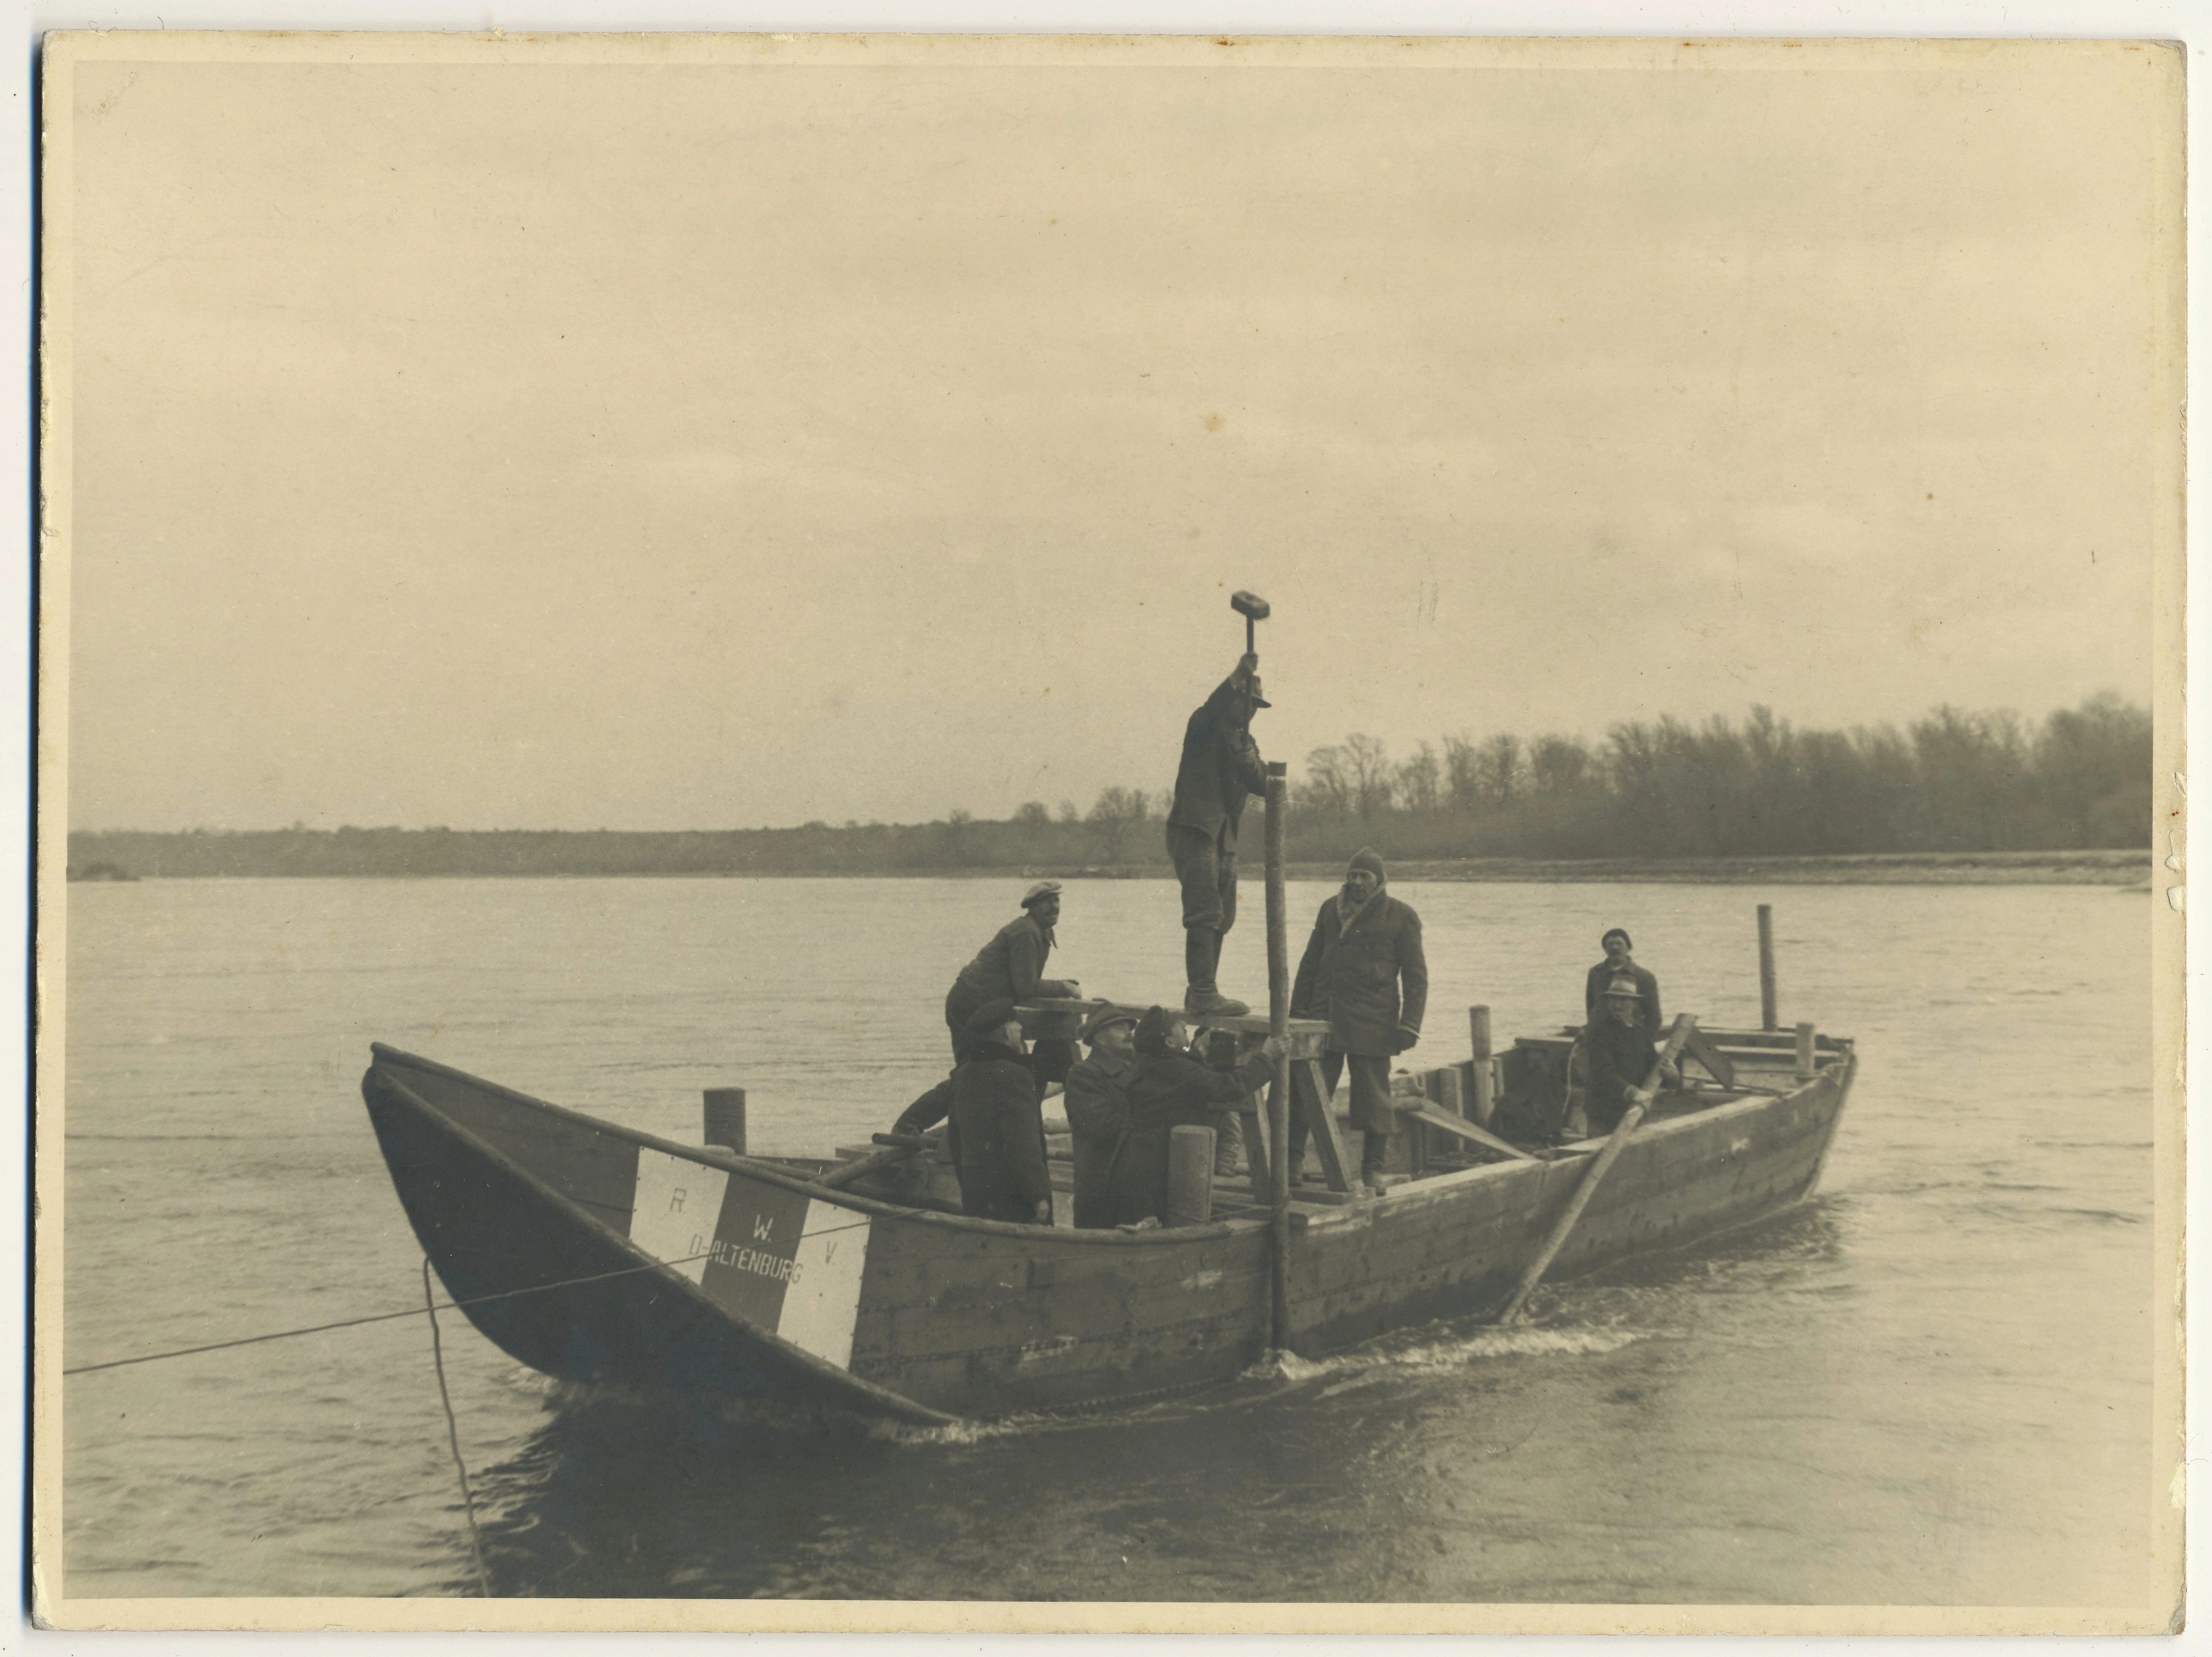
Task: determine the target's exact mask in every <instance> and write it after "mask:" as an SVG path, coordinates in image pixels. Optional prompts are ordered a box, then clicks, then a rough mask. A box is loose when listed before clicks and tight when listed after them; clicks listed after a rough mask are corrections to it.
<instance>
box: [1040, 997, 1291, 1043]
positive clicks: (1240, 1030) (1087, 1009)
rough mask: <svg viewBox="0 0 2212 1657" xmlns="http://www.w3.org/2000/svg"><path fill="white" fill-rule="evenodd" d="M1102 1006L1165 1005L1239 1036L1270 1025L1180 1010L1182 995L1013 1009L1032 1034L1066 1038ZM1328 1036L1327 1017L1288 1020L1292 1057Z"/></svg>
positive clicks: (1203, 1026)
mask: <svg viewBox="0 0 2212 1657" xmlns="http://www.w3.org/2000/svg"><path fill="white" fill-rule="evenodd" d="M1102 1007H1115V1008H1120V1009H1121V1011H1123V1012H1125V1013H1134V1014H1138V1015H1139V1016H1142V1014H1144V1012H1145V1011H1146V1008H1150V1007H1164V1008H1167V1009H1168V1010H1169V1011H1170V1012H1171V1013H1173V1014H1176V1017H1178V1018H1181V1019H1182V1020H1185V1021H1186V1022H1188V1024H1189V1025H1190V1026H1191V1027H1192V1028H1193V1029H1194V1030H1225V1031H1229V1032H1231V1033H1235V1034H1237V1035H1240V1036H1264V1035H1267V1033H1269V1028H1270V1026H1269V1024H1268V1020H1267V1014H1265V1013H1247V1014H1243V1016H1241V1017H1238V1018H1225V1017H1222V1016H1220V1015H1219V1014H1198V1013H1186V1012H1184V1011H1183V1010H1182V996H1181V995H1176V996H1169V997H1164V998H1163V999H1161V1000H1159V1001H1157V1002H1129V1001H1110V1002H1109V1001H1105V1000H1098V1001H1071V1000H1068V999H1066V998H1064V997H1059V996H1038V997H1036V999H1035V1000H1034V1001H1025V1002H1022V1003H1020V1004H1019V1005H1018V1006H1017V1007H1016V1008H1014V1010H1015V1011H1016V1012H1017V1013H1018V1014H1021V1015H1022V1025H1023V1027H1024V1029H1026V1030H1028V1031H1029V1033H1030V1035H1031V1036H1032V1037H1036V1036H1042V1037H1046V1038H1048V1039H1060V1040H1068V1039H1073V1038H1074V1037H1075V1036H1076V1035H1077V1034H1078V1033H1079V1032H1080V1031H1081V1030H1082V1028H1083V1025H1084V1021H1085V1020H1086V1019H1088V1018H1089V1017H1090V1016H1091V1014H1093V1013H1095V1012H1097V1010H1098V1009H1099V1008H1102ZM1327 1037H1328V1020H1326V1019H1292V1020H1291V1021H1290V1046H1291V1057H1292V1058H1318V1057H1321V1050H1322V1041H1323V1040H1324V1039H1326V1038H1327Z"/></svg>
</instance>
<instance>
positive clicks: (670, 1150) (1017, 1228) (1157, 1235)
mask: <svg viewBox="0 0 2212 1657" xmlns="http://www.w3.org/2000/svg"><path fill="white" fill-rule="evenodd" d="M369 1051H371V1052H372V1053H374V1054H375V1055H376V1059H377V1063H386V1062H390V1063H393V1064H394V1065H395V1066H396V1067H398V1068H401V1069H404V1068H406V1067H408V1066H410V1065H411V1066H414V1067H416V1068H417V1069H422V1070H427V1071H428V1072H429V1073H430V1074H431V1075H440V1076H443V1077H445V1078H446V1079H447V1081H459V1082H464V1083H466V1084H467V1085H468V1086H470V1087H481V1088H483V1090H484V1091H485V1092H487V1093H497V1094H499V1095H500V1096H501V1098H504V1099H508V1100H513V1102H514V1103H516V1104H518V1105H526V1106H530V1107H531V1108H532V1110H538V1111H544V1112H546V1113H547V1114H548V1115H550V1116H556V1117H559V1118H562V1119H564V1120H566V1121H569V1122H574V1123H575V1124H578V1125H580V1126H582V1127H586V1128H590V1129H592V1130H595V1131H597V1132H599V1133H605V1134H611V1135H613V1136H615V1137H616V1138H617V1139H624V1140H628V1141H629V1142H630V1143H632V1144H634V1145H641V1146H643V1147H644V1148H647V1149H648V1150H655V1151H660V1152H662V1153H664V1154H667V1155H671V1156H680V1157H682V1158H684V1160H685V1161H690V1162H696V1163H698V1164H700V1165H701V1166H702V1167H709V1168H719V1169H720V1170H722V1171H723V1172H724V1173H741V1174H744V1176H745V1177H746V1178H747V1179H758V1180H759V1181H761V1183H763V1185H775V1186H777V1187H779V1188H781V1189H782V1190H784V1191H792V1192H795V1193H797V1194H799V1195H801V1196H805V1197H811V1198H813V1199H814V1200H816V1201H817V1202H826V1203H834V1204H836V1206H838V1207H840V1208H848V1209H854V1210H855V1211H857V1212H859V1213H861V1214H867V1215H881V1216H883V1217H884V1218H886V1219H892V1220H901V1221H914V1222H918V1223H921V1224H926V1225H938V1226H949V1227H951V1228H953V1229H955V1230H957V1231H963V1232H975V1233H979V1234H982V1235H984V1236H992V1237H1018V1238H1020V1239H1021V1240H1023V1241H1024V1242H1027V1243H1031V1244H1035V1243H1038V1242H1043V1241H1050V1242H1054V1243H1069V1244H1075V1245H1078V1246H1083V1247H1097V1246H1102V1245H1103V1246H1111V1247H1119V1248H1127V1247H1139V1248H1153V1247H1158V1246H1160V1245H1161V1244H1163V1243H1166V1244H1182V1243H1194V1242H1205V1241H1207V1240H1218V1239H1222V1238H1228V1237H1235V1236H1240V1235H1243V1234H1247V1233H1250V1232H1255V1231H1259V1230H1261V1229H1264V1228H1265V1227H1266V1226H1267V1220H1268V1215H1269V1214H1270V1213H1271V1212H1272V1207H1271V1206H1270V1205H1262V1206H1261V1207H1260V1208H1258V1209H1255V1210H1254V1211H1252V1212H1251V1213H1249V1214H1244V1215H1237V1217H1235V1218H1234V1219H1229V1220H1212V1221H1207V1222H1206V1224H1204V1225H1200V1226H1162V1227H1159V1228H1157V1229H1153V1230H1146V1231H1136V1232H1128V1231H1121V1230H1119V1229H1116V1230H1113V1231H1089V1230H1085V1231H1078V1230H1074V1229H1073V1228H1062V1227H1059V1226H1053V1227H1043V1226H1025V1225H1018V1224H1015V1223H1013V1222H1012V1221H1006V1220H983V1219H978V1218H977V1217H976V1216H975V1215H968V1214H945V1213H941V1212H939V1210H938V1209H925V1208H915V1207H910V1206H908V1205H907V1204H904V1203H888V1202H885V1201H884V1200H883V1199H882V1198H880V1197H864V1196H861V1195H860V1194H859V1193H857V1192H854V1191H848V1190H847V1189H845V1188H844V1187H842V1186H824V1185H820V1184H818V1183H817V1182H816V1181H813V1180H811V1179H799V1177H797V1176H796V1175H794V1174H791V1173H786V1172H785V1171H784V1170H782V1169H781V1168H778V1167H771V1166H768V1165H765V1164H763V1163H761V1162H759V1161H755V1160H754V1159H753V1158H751V1157H747V1156H738V1155H736V1154H732V1153H730V1152H727V1151H724V1152H720V1153H716V1152H714V1151H710V1150H707V1149H704V1148H702V1147H700V1146H697V1145H686V1144H684V1143H683V1142H681V1141H679V1140H674V1139H664V1138H662V1137H661V1136H659V1134H655V1133H647V1132H646V1131H645V1130H643V1129H641V1128H631V1127H626V1126H624V1125H623V1124H621V1123H619V1122H610V1121H608V1120H606V1119H605V1118H603V1117H596V1116H590V1115H587V1114H586V1113H585V1112H582V1111H576V1110H571V1109H569V1108H568V1106H565V1105H556V1104H553V1103H551V1102H550V1101H549V1100H543V1099H533V1098H532V1096H531V1095H530V1094H528V1093H523V1092H521V1091H520V1090H519V1089H517V1088H513V1087H506V1086H504V1085H503V1084H501V1083H500V1082H496V1081H486V1080H485V1079H484V1078H483V1077H482V1076H477V1075H470V1074H469V1073H468V1072H467V1071H466V1070H458V1069H454V1068H453V1066H452V1065H450V1064H441V1063H438V1061H437V1060H435V1059H432V1058H424V1057H422V1056H421V1055H420V1054H418V1053H410V1052H406V1051H402V1050H401V1049H399V1048H397V1047H388V1046H386V1045H385V1044H384V1043H382V1042H380V1041H372V1042H371V1043H369ZM370 1069H372V1070H374V1069H375V1066H374V1065H371V1067H370ZM417 1102H418V1103H420V1104H422V1106H423V1107H424V1108H426V1109H428V1110H431V1111H437V1113H438V1114H439V1115H440V1116H441V1117H442V1116H444V1115H445V1112H442V1111H438V1110H437V1106H435V1105H432V1104H430V1103H429V1101H428V1100H419V1099H418V1100H417ZM449 1119H450V1118H449ZM453 1125H454V1126H456V1127H459V1126H460V1124H459V1123H455V1124H453ZM464 1131H465V1130H464ZM472 1137H473V1136H472ZM1292 1206H1293V1207H1296V1206H1297V1204H1296V1203H1295V1201H1294V1202H1293V1203H1292Z"/></svg>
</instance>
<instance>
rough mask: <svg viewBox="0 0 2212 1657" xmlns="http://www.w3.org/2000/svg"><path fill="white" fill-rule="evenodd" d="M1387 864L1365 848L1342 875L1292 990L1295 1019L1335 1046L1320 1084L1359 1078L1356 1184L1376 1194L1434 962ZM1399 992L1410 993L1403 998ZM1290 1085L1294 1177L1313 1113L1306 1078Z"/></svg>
mask: <svg viewBox="0 0 2212 1657" xmlns="http://www.w3.org/2000/svg"><path fill="white" fill-rule="evenodd" d="M1387 884H1388V880H1387V877H1386V876H1385V874H1384V873H1383V859H1382V858H1381V857H1380V856H1377V855H1376V853H1375V852H1374V851H1372V850H1370V849H1368V848H1366V847H1364V846H1363V847H1362V848H1361V849H1360V850H1358V852H1357V853H1355V854H1354V855H1353V856H1352V862H1351V865H1350V866H1349V867H1348V868H1346V870H1345V874H1344V887H1343V890H1341V891H1340V892H1338V893H1337V894H1336V895H1335V896H1334V897H1333V898H1331V899H1328V902H1326V903H1324V904H1323V905H1322V906H1321V913H1320V914H1319V915H1318V916H1316V917H1315V920H1314V929H1313V935H1312V937H1310V939H1308V940H1307V941H1306V953H1305V956H1304V959H1302V960H1300V961H1299V963H1298V977H1297V985H1296V987H1295V988H1293V989H1292V990H1291V1017H1293V1018H1306V1019H1327V1020H1328V1040H1327V1042H1326V1043H1325V1044H1324V1045H1323V1048H1322V1060H1321V1072H1322V1082H1323V1083H1324V1084H1325V1085H1326V1086H1327V1087H1328V1090H1329V1092H1330V1093H1331V1094H1332V1095H1333V1094H1334V1093H1335V1091H1336V1081H1337V1078H1338V1077H1339V1076H1340V1075H1342V1074H1343V1073H1344V1070H1345V1069H1346V1066H1347V1064H1348V1065H1349V1066H1350V1069H1351V1070H1352V1126H1353V1127H1355V1128H1358V1130H1360V1132H1361V1134H1362V1135H1363V1136H1364V1145H1363V1147H1362V1149H1361V1154H1360V1159H1359V1178H1360V1179H1361V1181H1362V1182H1363V1183H1364V1184H1365V1185H1368V1186H1370V1188H1372V1187H1375V1186H1376V1184H1377V1181H1378V1179H1379V1176H1380V1175H1381V1173H1382V1172H1383V1155H1384V1154H1385V1152H1386V1151H1387V1150H1388V1148H1389V1142H1390V1133H1391V1130H1392V1129H1394V1128H1395V1126H1396V1125H1397V1118H1395V1116H1394V1115H1393V1114H1392V1112H1391V1109H1390V1061H1391V1059H1392V1058H1393V1057H1395V1056H1396V1055H1397V1054H1400V1053H1402V1052H1404V1051H1406V1050H1407V1048H1409V1047H1411V1046H1412V1045H1413V1044H1414V1043H1415V1042H1417V1041H1419V1039H1421V1015H1422V1014H1423V1013H1425V1011H1426V1010H1427V1009H1428V1001H1429V963H1428V958H1427V957H1426V956H1425V955H1424V954H1423V953H1421V917H1419V915H1417V914H1415V913H1414V912H1413V909H1412V908H1411V907H1410V906H1409V905H1406V904H1402V903H1401V902H1399V901H1398V899H1395V898H1393V897H1391V896H1390V895H1389V892H1386V891H1385V890H1384V889H1383V888H1384V886H1386V885H1387ZM1401 986H1402V990H1403V993H1402V995H1401ZM1291 1079H1292V1081H1293V1083H1294V1084H1295V1085H1296V1086H1297V1089H1298V1092H1299V1093H1300V1094H1301V1095H1302V1097H1301V1098H1300V1099H1299V1100H1297V1103H1298V1104H1299V1106H1300V1108H1299V1109H1298V1110H1297V1111H1294V1112H1292V1113H1291V1131H1290V1146H1289V1153H1290V1159H1291V1172H1292V1173H1296V1172H1297V1167H1298V1163H1299V1161H1301V1159H1303V1158H1304V1155H1305V1142H1306V1118H1305V1114H1304V1112H1305V1111H1306V1110H1307V1109H1310V1108H1326V1106H1322V1104H1321V1102H1320V1101H1318V1100H1310V1098H1309V1097H1305V1096H1304V1095H1306V1093H1307V1090H1306V1088H1305V1086H1304V1076H1303V1072H1301V1071H1297V1070H1294V1071H1293V1072H1292V1077H1291Z"/></svg>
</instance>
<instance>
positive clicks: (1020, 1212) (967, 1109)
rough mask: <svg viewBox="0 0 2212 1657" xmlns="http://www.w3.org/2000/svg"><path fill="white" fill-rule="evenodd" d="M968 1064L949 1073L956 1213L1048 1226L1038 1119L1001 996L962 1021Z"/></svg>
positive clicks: (1018, 1038)
mask: <svg viewBox="0 0 2212 1657" xmlns="http://www.w3.org/2000/svg"><path fill="white" fill-rule="evenodd" d="M964 1034H965V1035H966V1036H967V1038H968V1048H969V1053H968V1057H966V1058H965V1059H963V1060H962V1061H961V1063H960V1066H959V1068H958V1069H956V1070H954V1071H953V1073H952V1129H953V1132H954V1134H955V1135H956V1136H957V1139H958V1142H959V1153H958V1154H959V1173H960V1208H961V1211H962V1212H963V1213H964V1214H970V1215H975V1217H976V1218H977V1219H979V1220H1004V1221H1009V1222H1011V1223H1012V1224H1015V1225H1032V1226H1048V1225H1050V1224H1051V1223H1052V1177H1051V1175H1050V1174H1049V1173H1048V1172H1047V1171H1046V1168H1045V1148H1044V1113H1043V1112H1042V1111H1041V1110H1040V1109H1039V1108H1038V1100H1037V1086H1036V1075H1035V1074H1034V1073H1033V1072H1032V1071H1031V1070H1030V1065H1029V1059H1028V1057H1027V1048H1026V1045H1025V1044H1024V1041H1023V1039H1022V1024H1021V1020H1020V1019H1019V1018H1018V1016H1017V1015H1016V1014H1015V1012H1014V1003H1013V1002H1012V1001H1011V1000H1009V999H1008V998H1007V997H1006V996H999V997H997V998H996V999H994V1000H992V1001H987V1002H983V1003H982V1004H981V1006H979V1007H977V1008H975V1010H974V1011H973V1012H971V1013H970V1014H969V1015H968V1024H967V1028H966V1030H965V1031H964Z"/></svg>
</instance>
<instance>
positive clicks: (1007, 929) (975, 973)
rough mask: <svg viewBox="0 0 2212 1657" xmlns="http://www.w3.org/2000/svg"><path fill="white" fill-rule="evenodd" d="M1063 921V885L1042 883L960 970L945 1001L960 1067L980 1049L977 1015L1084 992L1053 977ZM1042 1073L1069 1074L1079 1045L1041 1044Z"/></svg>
mask: <svg viewBox="0 0 2212 1657" xmlns="http://www.w3.org/2000/svg"><path fill="white" fill-rule="evenodd" d="M1059 922H1060V882H1059V881H1057V880H1039V881H1038V882H1037V883H1036V885H1035V886H1031V887H1030V889H1029V890H1028V891H1027V892H1024V893H1023V894H1022V912H1021V914H1020V915H1019V916H1018V917H1016V918H1015V919H1013V920H1011V921H1008V922H1007V923H1006V924H1005V925H1004V926H1002V927H1000V929H998V930H997V931H996V932H994V933H993V934H992V935H991V941H989V942H988V943H987V944H985V945H984V946H983V947H982V948H981V949H980V950H978V951H977V952H976V953H975V959H974V960H972V961H969V963H968V965H967V966H963V967H962V968H961V969H960V976H959V977H958V978H955V979H953V981H952V988H951V990H948V991H947V992H946V993H945V1026H946V1027H947V1028H948V1029H949V1030H951V1033H952V1062H953V1063H955V1064H958V1063H961V1062H962V1061H963V1059H965V1058H966V1057H968V1056H969V1051H971V1049H972V1048H973V1047H974V1045H975V1037H974V1035H973V1033H972V1032H971V1030H970V1028H969V1026H970V1025H971V1023H972V1022H973V1020H974V1019H975V1013H976V1010H977V1009H978V1008H981V1007H983V1006H985V1005H987V1004H988V1003H989V1002H995V1001H1012V1002H1024V1001H1030V1000H1032V999H1034V998H1035V997H1036V996H1050V997H1058V998H1066V999H1073V997H1075V996H1078V995H1079V994H1080V993H1081V987H1080V986H1079V984H1077V983H1076V981H1075V980H1074V979H1073V978H1046V977H1045V976H1043V974H1044V964H1045V960H1046V959H1047V958H1048V956H1050V955H1051V953H1052V947H1053V942H1054V939H1053V928H1054V926H1056V925H1057V924H1058V923H1059ZM1037 1048H1038V1068H1039V1069H1040V1070H1041V1071H1042V1072H1043V1073H1045V1079H1046V1080H1047V1081H1059V1080H1060V1078H1061V1077H1062V1076H1065V1075H1066V1074H1067V1066H1068V1064H1069V1063H1072V1062H1073V1059H1074V1057H1075V1047H1074V1044H1073V1042H1066V1041H1054V1042H1039V1043H1038V1044H1037Z"/></svg>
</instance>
